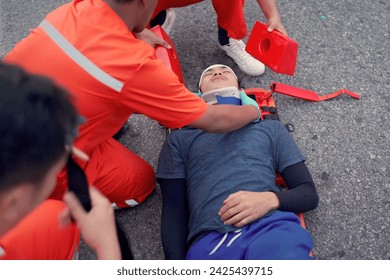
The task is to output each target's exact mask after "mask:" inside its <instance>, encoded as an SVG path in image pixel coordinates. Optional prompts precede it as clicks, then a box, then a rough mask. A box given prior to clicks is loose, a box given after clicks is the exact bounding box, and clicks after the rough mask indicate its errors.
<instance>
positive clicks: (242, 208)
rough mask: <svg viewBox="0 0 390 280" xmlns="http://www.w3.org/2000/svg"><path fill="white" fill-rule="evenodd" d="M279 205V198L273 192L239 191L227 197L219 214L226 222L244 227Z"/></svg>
mask: <svg viewBox="0 0 390 280" xmlns="http://www.w3.org/2000/svg"><path fill="white" fill-rule="evenodd" d="M278 206H279V199H278V197H277V196H276V194H275V193H273V192H249V191H239V192H236V193H233V194H231V195H229V196H228V198H227V199H225V201H224V202H223V206H222V208H221V209H220V210H219V212H218V214H219V215H220V217H221V220H222V221H223V222H224V224H228V225H233V226H235V227H242V226H245V225H247V224H248V223H250V222H252V221H254V220H256V219H258V218H260V217H262V216H264V215H265V214H267V213H268V212H269V211H271V210H273V209H277V208H278Z"/></svg>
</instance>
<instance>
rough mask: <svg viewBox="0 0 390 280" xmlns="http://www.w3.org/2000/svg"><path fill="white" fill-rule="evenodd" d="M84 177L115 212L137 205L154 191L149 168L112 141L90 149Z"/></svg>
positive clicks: (152, 177) (123, 147) (153, 175)
mask: <svg viewBox="0 0 390 280" xmlns="http://www.w3.org/2000/svg"><path fill="white" fill-rule="evenodd" d="M85 173H86V174H87V177H88V181H89V183H90V184H91V185H93V186H95V187H96V188H97V189H99V190H100V191H101V192H102V193H103V194H104V195H106V196H107V197H108V199H110V200H111V202H113V203H115V205H116V206H117V207H119V208H124V207H132V206H135V205H138V204H139V203H141V202H143V201H144V200H145V199H146V198H147V196H148V195H149V194H150V193H151V192H152V191H153V190H154V187H155V173H154V170H153V168H152V167H151V166H150V165H149V164H148V163H147V162H146V161H145V160H143V159H142V158H141V157H139V156H137V155H136V154H134V153H133V152H131V151H130V150H129V149H127V148H126V147H125V146H123V145H122V144H120V143H119V142H117V141H115V140H114V139H109V140H107V141H106V142H104V143H103V144H101V145H99V146H98V147H96V148H95V149H94V151H93V152H92V153H91V154H90V160H89V162H88V163H87V165H86V168H85Z"/></svg>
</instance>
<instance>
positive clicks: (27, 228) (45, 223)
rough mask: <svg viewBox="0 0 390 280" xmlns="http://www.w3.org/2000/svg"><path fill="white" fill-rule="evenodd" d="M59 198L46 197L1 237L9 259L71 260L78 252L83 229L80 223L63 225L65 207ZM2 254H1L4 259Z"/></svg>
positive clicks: (1, 245)
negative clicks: (60, 220)
mask: <svg viewBox="0 0 390 280" xmlns="http://www.w3.org/2000/svg"><path fill="white" fill-rule="evenodd" d="M65 207H66V206H65V204H64V203H63V202H62V201H59V200H51V199H49V200H46V201H44V202H43V203H42V204H41V205H39V206H38V208H37V209H35V210H34V211H33V212H32V213H30V214H29V215H28V216H27V217H26V218H24V219H23V220H22V221H21V222H20V223H19V224H18V225H17V226H16V227H15V228H13V229H12V230H11V231H9V232H8V233H6V234H5V235H4V236H3V237H2V238H1V240H0V251H3V250H4V251H5V256H4V258H5V259H9V260H70V259H72V258H74V257H75V256H77V253H78V247H79V241H80V233H79V230H78V228H77V226H76V224H71V225H69V226H67V227H65V228H61V227H60V226H59V215H60V213H62V211H63V210H64V209H65ZM1 258H2V257H1V256H0V259H1Z"/></svg>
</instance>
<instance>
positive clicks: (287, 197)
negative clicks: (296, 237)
mask: <svg viewBox="0 0 390 280" xmlns="http://www.w3.org/2000/svg"><path fill="white" fill-rule="evenodd" d="M282 177H283V179H284V181H285V182H286V185H287V190H286V191H281V192H279V193H277V194H276V195H277V196H278V198H279V208H278V210H281V211H290V212H295V213H299V212H306V211H310V210H313V209H315V208H316V207H317V205H318V200H319V199H318V194H317V190H316V187H315V185H314V182H313V179H312V177H311V175H310V172H309V170H308V169H307V166H306V164H305V163H304V162H303V161H302V162H299V163H296V164H293V165H291V166H288V167H286V168H285V169H284V170H283V172H282Z"/></svg>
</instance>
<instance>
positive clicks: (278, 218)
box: [187, 211, 313, 260]
mask: <svg viewBox="0 0 390 280" xmlns="http://www.w3.org/2000/svg"><path fill="white" fill-rule="evenodd" d="M312 247H313V239H312V238H311V236H310V234H309V233H308V232H307V231H306V230H305V229H304V228H303V227H302V226H301V223H300V220H299V218H298V217H297V215H296V214H294V213H290V212H281V211H275V212H274V213H272V214H271V215H269V216H266V217H264V218H262V219H260V220H259V221H256V222H254V223H251V224H249V225H246V226H244V227H242V228H240V229H238V230H236V231H231V232H228V233H220V232H218V231H211V232H210V233H208V234H206V235H204V236H203V237H201V238H200V239H198V240H197V241H195V242H194V243H193V244H192V245H191V247H190V249H189V250H188V252H187V259H189V260H207V259H208V260H211V259H212V260H237V259H238V260H240V259H241V260H308V259H313V257H312V256H311V255H310V252H311V250H312Z"/></svg>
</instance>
